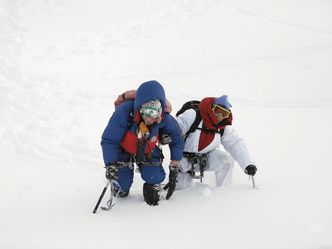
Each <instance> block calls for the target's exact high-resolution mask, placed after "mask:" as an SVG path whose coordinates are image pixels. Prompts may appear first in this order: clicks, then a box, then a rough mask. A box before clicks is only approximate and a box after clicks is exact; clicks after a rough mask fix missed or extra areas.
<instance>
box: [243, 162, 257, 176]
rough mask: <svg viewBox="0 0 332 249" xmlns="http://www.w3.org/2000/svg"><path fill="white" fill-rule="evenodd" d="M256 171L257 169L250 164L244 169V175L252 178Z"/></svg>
mask: <svg viewBox="0 0 332 249" xmlns="http://www.w3.org/2000/svg"><path fill="white" fill-rule="evenodd" d="M256 171H257V167H256V166H255V165H252V164H250V165H248V166H247V167H246V168H245V170H244V173H246V174H247V175H250V176H253V175H255V174H256Z"/></svg>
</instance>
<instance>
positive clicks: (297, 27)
mask: <svg viewBox="0 0 332 249" xmlns="http://www.w3.org/2000/svg"><path fill="white" fill-rule="evenodd" d="M331 12H332V2H331V1H326V0H315V1H314V0H303V1H296V0H287V1H286V0H280V1H273V0H265V1H261V0H252V1H245V0H233V1H230V0H223V1H218V0H204V1H203V0H168V1H161V0H156V1H148V0H140V1H138V0H132V1H117V0H108V1H106V0H98V1H97V0H96V1H88V0H67V1H65V0H57V1H55V0H48V1H44V0H33V1H32V0H27V1H18V0H11V1H9V0H2V1H0V30H1V32H0V111H1V115H0V137H1V139H0V150H1V164H0V169H1V174H0V200H1V205H0V221H1V222H0V247H1V248H6V249H12V248H15V249H18V248H25V249H30V248H31V249H32V248H33V249H39V248H49V249H53V248H54V249H58V248H79V249H88V248H89V249H90V248H98V249H103V248H120V249H122V248H123V249H125V248H126V249H127V248H137V249H140V248H144V249H148V248H160V249H176V248H186V249H187V248H188V249H196V248H209V249H210V248H211V249H212V248H228V249H232V248H247V249H249V248H255V249H259V248H264V249H265V248H272V249H274V248H276V249H288V248H300V249H331V248H332V236H331V234H332V213H331V210H332V195H331V189H332V181H331V179H330V178H331V173H332V168H331V167H330V166H331V163H330V160H329V159H330V157H329V154H330V153H331V148H332V142H331V141H332V133H331V127H332V118H331V115H330V114H331V111H332V110H331V109H332V94H331V93H332V91H331V90H332V86H331V81H332V75H331V63H332V29H331V27H332V25H331V24H332V16H331V14H330V13H331ZM151 79H156V80H158V81H160V82H161V83H162V84H163V85H164V87H165V90H166V94H167V98H168V99H169V100H170V101H171V102H172V104H173V110H174V111H173V113H175V110H178V109H179V108H180V106H181V105H182V104H183V103H184V101H186V100H190V99H202V98H203V97H206V96H220V95H222V94H228V95H229V96H230V100H231V103H232V105H233V112H234V127H235V128H236V129H237V131H238V133H239V134H240V135H241V136H242V137H243V138H244V139H245V141H246V144H247V145H248V148H249V151H250V153H251V154H252V156H253V157H254V158H255V161H256V163H257V167H258V172H257V175H256V176H255V180H256V185H257V187H258V188H259V189H253V188H252V185H251V182H250V181H249V179H248V176H247V175H245V174H244V173H243V172H242V171H241V170H240V168H239V167H238V166H237V165H236V166H235V169H234V176H233V184H232V185H231V186H227V187H223V188H216V187H215V183H214V179H213V175H211V174H207V176H206V177H205V178H204V182H203V183H202V184H201V183H199V182H198V181H197V182H195V183H194V184H193V186H192V187H191V188H190V189H186V190H183V191H177V192H175V193H174V195H173V196H172V198H171V199H170V200H169V201H166V200H165V199H164V197H163V200H161V201H160V205H159V206H158V207H150V206H148V205H146V204H145V202H144V201H143V197H142V180H141V178H140V176H139V174H136V175H135V182H134V184H133V187H132V190H131V193H130V196H129V197H128V198H125V199H116V200H115V202H116V205H115V207H114V208H113V209H112V210H111V211H110V212H104V211H102V210H99V211H98V213H97V214H92V210H93V208H94V205H95V204H96V201H97V199H98V197H99V195H100V193H101V191H102V188H103V187H104V185H105V179H104V169H103V162H102V155H101V148H100V145H99V143H100V136H101V133H102V131H103V129H104V128H105V126H106V124H107V121H108V119H109V117H110V116H111V114H112V112H113V110H114V108H113V101H114V100H115V98H116V97H117V95H118V94H120V93H122V92H123V91H125V90H128V89H136V88H137V87H138V86H139V84H140V83H142V82H144V81H147V80H151ZM164 151H165V154H166V162H165V166H167V162H168V159H169V157H168V156H169V152H168V149H167V147H165V149H164ZM108 195H109V192H107V194H106V196H105V198H104V200H103V202H102V205H103V206H104V205H105V202H106V200H107V197H108ZM162 195H163V196H164V195H165V193H163V194H162Z"/></svg>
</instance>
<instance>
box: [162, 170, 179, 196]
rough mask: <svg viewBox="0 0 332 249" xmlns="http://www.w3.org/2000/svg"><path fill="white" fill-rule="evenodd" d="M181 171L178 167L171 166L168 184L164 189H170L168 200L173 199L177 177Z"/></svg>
mask: <svg viewBox="0 0 332 249" xmlns="http://www.w3.org/2000/svg"><path fill="white" fill-rule="evenodd" d="M178 172H179V169H178V167H177V166H171V165H170V166H169V176H168V183H167V184H166V185H165V187H164V189H165V190H166V189H168V191H167V194H166V200H168V199H169V198H171V196H172V194H173V192H174V190H175V186H176V177H177V176H178Z"/></svg>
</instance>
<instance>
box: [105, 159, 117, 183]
mask: <svg viewBox="0 0 332 249" xmlns="http://www.w3.org/2000/svg"><path fill="white" fill-rule="evenodd" d="M105 177H106V179H108V180H117V179H118V178H119V176H118V168H117V165H116V163H110V164H107V165H106V172H105Z"/></svg>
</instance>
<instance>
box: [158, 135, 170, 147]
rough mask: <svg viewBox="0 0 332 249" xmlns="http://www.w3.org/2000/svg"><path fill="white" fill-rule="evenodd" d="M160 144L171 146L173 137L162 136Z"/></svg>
mask: <svg viewBox="0 0 332 249" xmlns="http://www.w3.org/2000/svg"><path fill="white" fill-rule="evenodd" d="M159 141H160V143H161V144H162V145H166V144H170V143H171V142H172V137H171V136H170V135H169V134H167V133H162V134H160V139H159Z"/></svg>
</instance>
